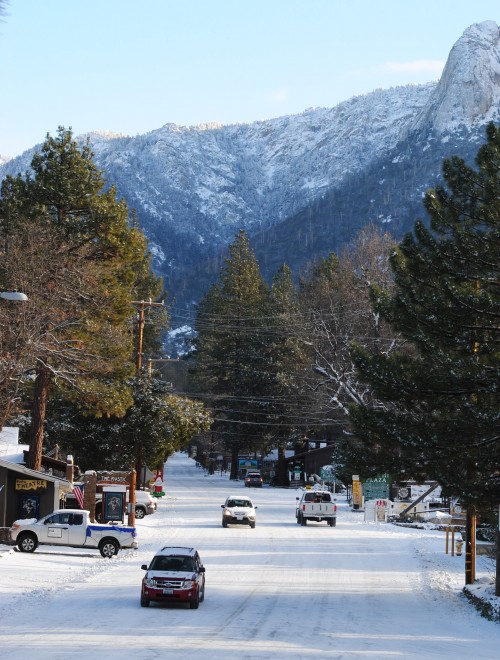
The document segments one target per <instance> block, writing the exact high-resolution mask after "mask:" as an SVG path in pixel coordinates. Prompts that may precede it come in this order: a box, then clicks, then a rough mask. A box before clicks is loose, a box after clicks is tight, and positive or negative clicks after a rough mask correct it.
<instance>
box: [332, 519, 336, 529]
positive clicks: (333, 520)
mask: <svg viewBox="0 0 500 660" xmlns="http://www.w3.org/2000/svg"><path fill="white" fill-rule="evenodd" d="M336 525H337V518H332V527H336Z"/></svg>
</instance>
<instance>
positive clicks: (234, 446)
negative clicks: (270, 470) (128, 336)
mask: <svg viewBox="0 0 500 660" xmlns="http://www.w3.org/2000/svg"><path fill="white" fill-rule="evenodd" d="M268 298H269V287H268V286H267V285H266V284H265V282H264V280H263V278H262V276H261V274H260V270H259V266H258V264H257V261H256V259H255V255H254V254H253V251H252V249H251V247H250V244H249V240H248V236H247V235H246V233H245V232H244V231H240V232H239V233H238V235H237V236H236V239H235V241H234V242H233V244H232V245H231V246H230V247H229V254H228V256H227V258H226V260H225V265H224V267H223V268H222V270H221V274H220V281H219V282H218V283H216V284H215V285H214V286H213V287H212V288H211V290H210V291H209V292H208V293H207V295H206V296H205V297H204V299H203V300H202V301H201V303H200V305H199V309H198V313H197V319H196V325H195V328H196V332H197V340H196V353H195V366H194V370H193V371H194V382H195V383H196V384H197V385H198V387H199V389H200V390H201V391H204V392H206V393H208V394H209V395H210V397H211V399H212V408H213V411H214V417H215V419H216V424H215V427H214V428H215V430H216V432H217V434H218V435H219V436H220V437H222V438H223V441H224V445H225V447H226V448H227V449H228V450H229V451H230V452H231V456H232V460H231V475H230V477H231V479H237V477H238V455H239V452H240V451H241V450H244V451H248V450H254V451H256V450H257V449H259V448H260V447H261V446H262V437H261V434H260V433H259V428H260V425H261V424H262V421H263V419H264V417H263V415H265V410H264V408H263V405H262V401H261V398H260V395H261V393H262V390H263V388H265V385H264V383H263V380H264V379H265V378H266V372H265V370H263V361H264V358H265V349H266V346H265V337H264V335H263V333H262V331H261V329H262V319H263V316H264V310H265V309H266V305H267V301H268Z"/></svg>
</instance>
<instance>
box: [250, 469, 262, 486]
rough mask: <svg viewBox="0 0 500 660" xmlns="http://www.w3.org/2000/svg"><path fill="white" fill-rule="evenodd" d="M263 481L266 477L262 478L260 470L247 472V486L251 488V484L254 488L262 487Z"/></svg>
mask: <svg viewBox="0 0 500 660" xmlns="http://www.w3.org/2000/svg"><path fill="white" fill-rule="evenodd" d="M263 483H264V479H263V478H262V475H261V473H260V472H258V471H257V470H252V472H247V474H246V477H245V486H246V487H247V488H250V487H251V486H253V487H254V488H262V484H263Z"/></svg>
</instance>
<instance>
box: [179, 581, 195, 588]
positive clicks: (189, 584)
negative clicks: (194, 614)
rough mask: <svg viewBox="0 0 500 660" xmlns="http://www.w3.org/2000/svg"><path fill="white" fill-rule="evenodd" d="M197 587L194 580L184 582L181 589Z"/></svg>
mask: <svg viewBox="0 0 500 660" xmlns="http://www.w3.org/2000/svg"><path fill="white" fill-rule="evenodd" d="M195 585H196V583H195V581H194V580H184V582H183V583H182V584H181V589H191V588H192V587H194V586H195Z"/></svg>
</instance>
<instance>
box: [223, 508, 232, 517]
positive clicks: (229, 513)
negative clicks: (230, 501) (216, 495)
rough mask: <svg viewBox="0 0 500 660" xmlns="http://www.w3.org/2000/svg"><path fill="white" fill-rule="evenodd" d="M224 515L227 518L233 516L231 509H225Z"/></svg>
mask: <svg viewBox="0 0 500 660" xmlns="http://www.w3.org/2000/svg"><path fill="white" fill-rule="evenodd" d="M224 515H225V516H232V515H233V514H232V513H231V510H230V509H224Z"/></svg>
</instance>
